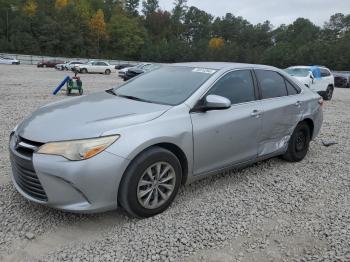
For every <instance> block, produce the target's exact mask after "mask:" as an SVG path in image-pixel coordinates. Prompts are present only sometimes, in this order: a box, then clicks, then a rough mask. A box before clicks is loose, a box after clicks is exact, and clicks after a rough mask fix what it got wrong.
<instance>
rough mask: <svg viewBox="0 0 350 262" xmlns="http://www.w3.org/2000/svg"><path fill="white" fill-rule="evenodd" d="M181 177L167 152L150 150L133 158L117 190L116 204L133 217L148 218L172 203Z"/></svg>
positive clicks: (154, 148)
mask: <svg viewBox="0 0 350 262" xmlns="http://www.w3.org/2000/svg"><path fill="white" fill-rule="evenodd" d="M181 177H182V169H181V164H180V162H179V160H178V158H177V157H176V156H175V155H174V154H173V153H171V152H170V151H168V150H166V149H163V148H160V147H153V148H150V149H148V150H147V151H145V152H143V153H142V154H140V155H139V156H138V157H136V158H135V159H134V160H133V161H132V163H131V164H130V166H129V167H128V169H127V171H126V172H125V174H124V176H123V179H122V181H121V183H120V186H119V194H118V195H119V197H118V199H119V201H120V204H121V206H122V207H123V208H124V209H125V210H126V212H127V213H128V214H129V215H130V216H133V217H140V218H145V217H151V216H154V215H157V214H159V213H161V212H163V211H164V210H166V209H167V208H168V207H169V205H170V204H171V203H172V202H173V200H174V198H175V196H176V194H177V192H178V190H179V187H180V184H181Z"/></svg>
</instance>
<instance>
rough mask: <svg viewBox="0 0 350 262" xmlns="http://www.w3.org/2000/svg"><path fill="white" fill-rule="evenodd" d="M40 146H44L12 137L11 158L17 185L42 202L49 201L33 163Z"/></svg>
mask: <svg viewBox="0 0 350 262" xmlns="http://www.w3.org/2000/svg"><path fill="white" fill-rule="evenodd" d="M40 145H42V144H41V143H37V142H33V141H29V140H26V139H24V138H21V137H15V136H12V137H11V143H10V152H11V154H10V156H11V164H12V170H13V176H14V179H15V181H16V183H17V185H18V186H19V187H20V188H21V189H22V190H23V191H24V192H25V193H26V194H28V195H30V196H31V197H33V198H35V199H38V200H40V201H47V196H46V193H45V191H44V188H43V187H42V185H41V183H40V180H39V178H38V176H37V175H36V173H35V169H34V166H33V162H32V156H33V152H34V151H35V150H36V149H37V148H38V147H39V146H40Z"/></svg>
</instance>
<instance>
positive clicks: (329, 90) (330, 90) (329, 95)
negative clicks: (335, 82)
mask: <svg viewBox="0 0 350 262" xmlns="http://www.w3.org/2000/svg"><path fill="white" fill-rule="evenodd" d="M333 91H334V88H333V87H332V86H329V87H327V91H326V94H325V95H324V97H323V99H324V100H327V101H329V100H331V99H332V97H333Z"/></svg>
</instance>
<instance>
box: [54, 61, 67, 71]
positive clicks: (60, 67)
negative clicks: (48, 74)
mask: <svg viewBox="0 0 350 262" xmlns="http://www.w3.org/2000/svg"><path fill="white" fill-rule="evenodd" d="M66 64H67V62H64V63H63V64H57V65H55V69H57V70H64V69H65V65H66Z"/></svg>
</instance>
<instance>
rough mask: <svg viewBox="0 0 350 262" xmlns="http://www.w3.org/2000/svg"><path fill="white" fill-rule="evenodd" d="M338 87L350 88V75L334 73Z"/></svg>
mask: <svg viewBox="0 0 350 262" xmlns="http://www.w3.org/2000/svg"><path fill="white" fill-rule="evenodd" d="M333 75H334V85H335V86H336V87H342V88H350V73H346V72H344V73H343V72H341V73H340V72H333Z"/></svg>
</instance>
